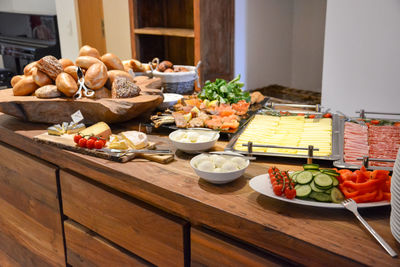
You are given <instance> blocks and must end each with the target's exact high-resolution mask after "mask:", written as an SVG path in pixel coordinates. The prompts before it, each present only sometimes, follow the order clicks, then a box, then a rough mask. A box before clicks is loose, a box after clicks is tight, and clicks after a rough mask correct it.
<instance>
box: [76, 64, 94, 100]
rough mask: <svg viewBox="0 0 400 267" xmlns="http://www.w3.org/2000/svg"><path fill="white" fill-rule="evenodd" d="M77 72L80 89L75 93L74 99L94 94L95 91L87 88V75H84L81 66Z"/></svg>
mask: <svg viewBox="0 0 400 267" xmlns="http://www.w3.org/2000/svg"><path fill="white" fill-rule="evenodd" d="M76 74H77V75H78V83H79V88H78V91H76V93H75V94H74V99H80V98H82V95H84V96H86V97H92V96H94V91H93V90H92V89H89V88H87V87H86V85H85V76H84V75H83V72H82V69H81V67H78V69H77V70H76ZM82 91H83V92H82Z"/></svg>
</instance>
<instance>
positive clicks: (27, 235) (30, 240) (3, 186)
mask: <svg viewBox="0 0 400 267" xmlns="http://www.w3.org/2000/svg"><path fill="white" fill-rule="evenodd" d="M56 172H57V168H56V167H54V166H52V165H50V164H47V163H45V162H44V161H41V160H39V159H36V158H34V157H32V156H29V155H27V154H24V153H23V152H20V151H19V150H16V149H14V148H11V147H10V146H8V145H5V144H2V143H0V266H7V265H8V264H9V265H11V266H14V265H21V266H65V255H64V244H63V236H62V223H61V212H60V204H59V201H58V196H57V194H58V191H57V177H56ZM17 263H18V264H17Z"/></svg>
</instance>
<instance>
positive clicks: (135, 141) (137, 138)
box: [121, 131, 149, 149]
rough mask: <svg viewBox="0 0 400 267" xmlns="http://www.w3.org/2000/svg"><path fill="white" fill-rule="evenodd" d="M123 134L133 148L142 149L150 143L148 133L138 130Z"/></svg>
mask: <svg viewBox="0 0 400 267" xmlns="http://www.w3.org/2000/svg"><path fill="white" fill-rule="evenodd" d="M121 136H122V137H123V138H124V140H125V141H126V142H127V143H128V145H129V147H131V148H133V149H142V148H144V147H146V146H147V145H148V143H149V142H148V140H147V135H146V134H145V133H142V132H138V131H127V132H122V133H121Z"/></svg>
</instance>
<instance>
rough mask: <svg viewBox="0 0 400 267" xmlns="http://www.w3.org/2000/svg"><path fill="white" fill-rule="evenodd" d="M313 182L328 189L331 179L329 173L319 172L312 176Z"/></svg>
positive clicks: (321, 187) (330, 185) (331, 182)
mask: <svg viewBox="0 0 400 267" xmlns="http://www.w3.org/2000/svg"><path fill="white" fill-rule="evenodd" d="M314 183H315V185H316V186H317V187H318V188H320V189H329V188H330V187H332V184H333V181H332V178H331V176H330V175H327V174H324V173H321V174H318V175H317V176H315V177H314Z"/></svg>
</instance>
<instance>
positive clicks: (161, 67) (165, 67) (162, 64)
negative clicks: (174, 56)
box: [157, 60, 174, 72]
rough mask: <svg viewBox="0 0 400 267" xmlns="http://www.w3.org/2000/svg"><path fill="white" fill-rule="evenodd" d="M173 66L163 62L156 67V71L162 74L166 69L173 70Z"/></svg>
mask: <svg viewBox="0 0 400 267" xmlns="http://www.w3.org/2000/svg"><path fill="white" fill-rule="evenodd" d="M173 67H174V64H172V62H171V61H168V60H164V61H162V62H161V63H160V64H159V65H158V69H157V70H158V71H161V72H164V71H165V70H166V69H169V68H171V69H172V68H173Z"/></svg>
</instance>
